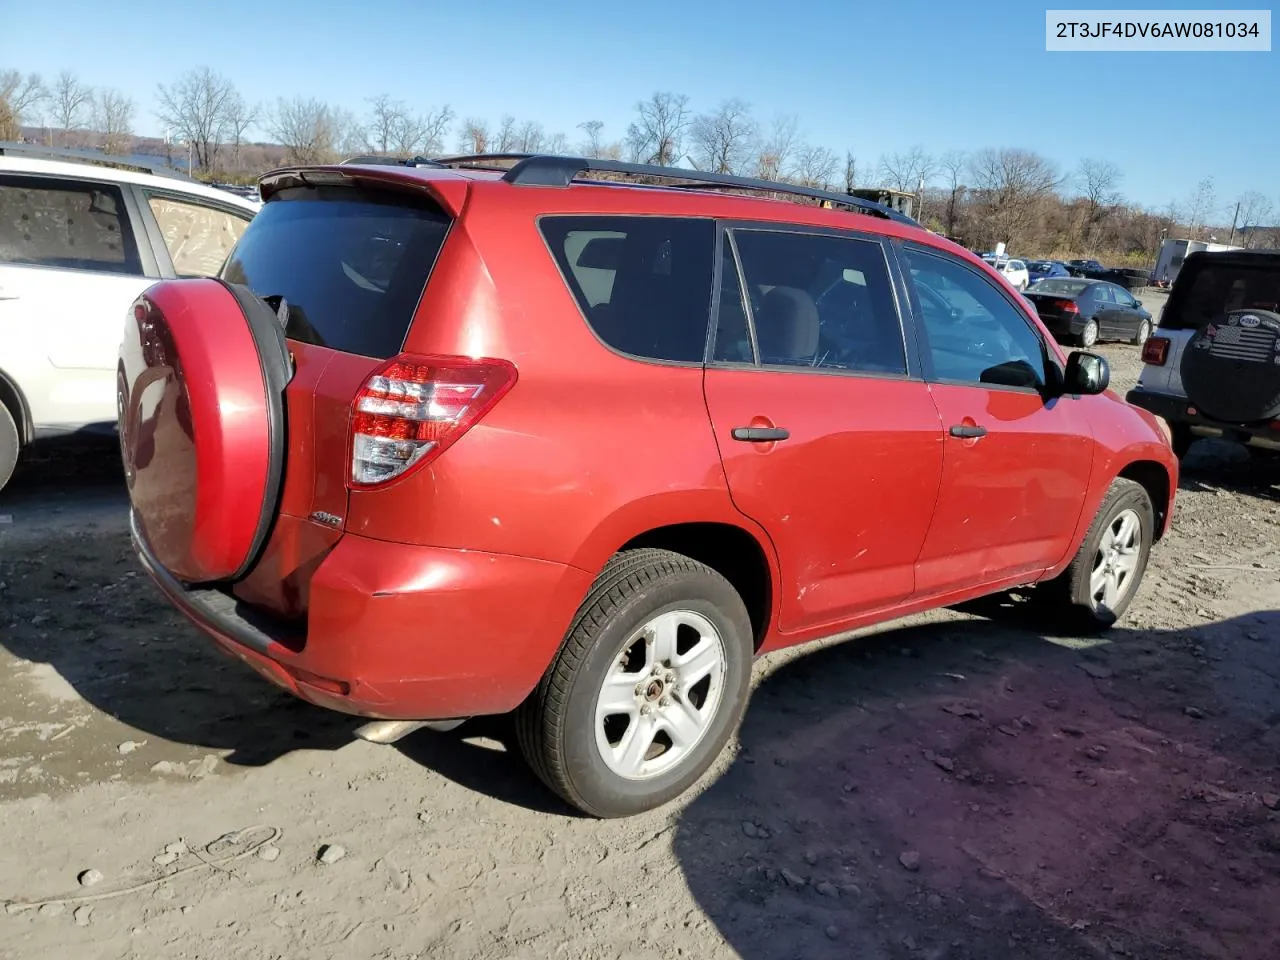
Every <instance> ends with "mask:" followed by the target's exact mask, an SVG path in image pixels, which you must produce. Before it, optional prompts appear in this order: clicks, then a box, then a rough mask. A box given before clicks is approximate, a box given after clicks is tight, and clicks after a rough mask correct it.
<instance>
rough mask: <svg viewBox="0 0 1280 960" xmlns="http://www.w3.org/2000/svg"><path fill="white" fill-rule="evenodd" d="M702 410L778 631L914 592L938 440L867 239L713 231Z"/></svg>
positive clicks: (884, 274) (895, 291) (891, 287)
mask: <svg viewBox="0 0 1280 960" xmlns="http://www.w3.org/2000/svg"><path fill="white" fill-rule="evenodd" d="M721 245H722V246H721V250H720V254H719V262H720V272H719V292H718V296H717V298H716V299H717V304H716V311H717V312H716V324H715V336H714V345H713V349H712V354H711V360H710V362H709V364H708V367H707V371H706V377H705V390H706V399H707V408H708V410H709V412H710V415H711V420H712V424H713V426H714V429H715V435H716V440H717V442H718V444H719V447H720V453H721V457H722V459H723V463H724V468H725V475H726V477H727V480H728V484H729V490H730V494H731V495H732V497H733V500H734V503H735V504H736V505H737V507H738V508H739V509H740V510H742V511H743V513H745V514H747V515H748V516H749V517H751V518H752V519H754V520H756V521H757V522H758V523H759V524H760V525H761V526H762V527H764V528H765V530H767V531H768V533H769V536H770V537H771V538H772V540H773V543H774V546H775V548H776V550H777V554H778V558H779V563H780V566H781V575H782V584H781V594H782V595H781V598H780V607H781V609H780V615H779V627H780V629H781V630H782V631H783V632H784V633H792V632H795V631H802V630H806V629H811V628H815V627H821V626H824V625H831V624H837V623H839V622H840V621H842V620H845V619H847V618H849V617H851V616H855V615H857V614H858V613H861V612H866V611H871V610H876V609H879V608H883V607H887V606H890V605H893V604H895V603H898V602H900V601H902V600H904V599H906V598H907V597H908V596H910V595H911V593H912V592H913V590H914V589H915V575H914V566H915V560H916V555H917V554H918V553H919V550H920V547H921V545H922V544H923V543H924V538H925V534H926V532H927V530H928V526H929V518H930V515H931V512H932V508H933V503H934V500H935V498H936V496H937V492H938V484H939V481H940V478H941V470H942V435H941V430H940V427H939V422H938V414H937V411H936V410H935V409H934V406H933V402H932V401H931V400H930V398H929V392H928V388H927V387H926V386H925V384H924V382H923V381H922V380H921V378H920V376H919V369H918V366H917V363H916V360H915V349H914V344H913V343H910V342H909V341H908V338H906V337H905V336H904V331H903V327H902V324H901V323H900V319H899V303H900V301H901V296H902V293H903V291H902V289H901V287H900V286H898V283H897V282H896V281H895V280H894V279H892V278H893V277H894V275H895V274H894V273H893V272H892V270H891V267H890V260H889V258H888V257H887V255H886V248H885V246H884V245H883V243H882V242H881V240H880V239H879V238H878V237H874V236H869V235H857V234H852V233H831V232H806V231H803V230H799V229H787V228H782V227H777V226H769V227H764V226H754V225H749V224H748V225H738V226H733V227H732V228H730V229H727V230H726V231H725V232H724V234H723V235H722V237H721Z"/></svg>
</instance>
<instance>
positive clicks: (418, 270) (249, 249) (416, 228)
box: [222, 187, 450, 360]
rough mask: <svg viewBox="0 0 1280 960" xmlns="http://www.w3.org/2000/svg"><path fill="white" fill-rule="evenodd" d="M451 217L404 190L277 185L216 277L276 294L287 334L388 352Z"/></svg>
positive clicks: (399, 339)
mask: <svg viewBox="0 0 1280 960" xmlns="http://www.w3.org/2000/svg"><path fill="white" fill-rule="evenodd" d="M449 223H450V221H449V218H448V217H447V216H446V215H445V214H444V213H442V212H441V211H440V209H439V208H438V207H436V206H435V205H434V204H432V203H431V202H430V201H429V200H427V199H426V198H419V197H415V196H412V195H408V194H399V193H390V192H375V191H363V190H357V189H353V188H351V187H318V188H315V187H296V188H291V189H287V190H282V191H280V193H279V194H277V195H276V196H275V197H273V198H272V199H271V200H270V201H269V202H268V203H267V204H266V205H265V206H264V207H263V208H262V211H261V212H260V213H259V214H258V215H257V216H256V217H254V219H253V222H252V223H250V224H249V229H248V230H246V231H245V234H244V236H243V237H241V239H240V242H239V243H237V244H236V247H235V249H234V250H233V251H232V253H231V257H230V258H229V259H228V260H227V264H226V266H225V267H224V268H223V271H222V277H223V279H224V280H226V281H228V282H229V283H242V284H245V285H246V286H248V287H249V289H251V290H252V291H253V292H254V293H256V294H257V295H258V296H260V297H263V298H264V299H267V300H268V301H269V302H270V303H271V304H272V306H273V307H278V301H277V300H276V299H274V298H278V297H283V298H284V299H285V300H286V301H287V302H288V324H287V326H286V328H285V333H286V335H287V336H288V337H290V338H291V339H294V340H299V341H302V342H303V343H311V344H315V345H316V346H321V347H330V348H332V349H334V350H340V351H342V352H343V353H355V354H360V355H361V356H366V357H376V358H378V359H380V360H381V359H386V358H387V357H391V356H394V355H395V354H396V353H398V352H399V351H400V349H401V346H402V345H403V343H404V338H405V335H406V334H407V333H408V332H409V325H410V323H411V322H412V320H413V314H414V310H415V309H416V308H417V305H418V301H419V300H420V299H421V297H422V291H423V288H424V287H425V286H426V283H427V278H428V277H429V276H430V274H431V267H432V265H433V264H434V263H435V260H436V256H437V254H439V252H440V247H441V245H442V244H443V243H444V238H445V234H446V233H447V232H448V229H449Z"/></svg>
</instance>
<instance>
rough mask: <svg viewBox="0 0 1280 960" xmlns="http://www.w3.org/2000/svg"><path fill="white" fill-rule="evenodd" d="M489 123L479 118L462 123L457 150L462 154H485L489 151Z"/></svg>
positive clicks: (472, 118)
mask: <svg viewBox="0 0 1280 960" xmlns="http://www.w3.org/2000/svg"><path fill="white" fill-rule="evenodd" d="M489 139H490V136H489V123H488V121H486V120H482V119H480V118H479V117H471V118H469V119H467V120H464V121H462V135H461V136H460V137H459V138H458V149H459V150H461V151H462V152H463V153H487V152H488V151H489Z"/></svg>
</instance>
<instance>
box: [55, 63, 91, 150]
mask: <svg viewBox="0 0 1280 960" xmlns="http://www.w3.org/2000/svg"><path fill="white" fill-rule="evenodd" d="M52 96H53V122H54V123H55V124H57V126H58V129H59V130H61V131H62V132H63V134H64V135H65V134H68V133H70V132H71V131H72V130H79V129H80V128H81V127H83V126H84V124H85V121H86V120H88V119H89V115H90V114H91V112H92V110H93V88H92V87H90V86H89V85H87V84H85V83H81V82H80V80H79V79H78V78H77V77H76V75H75V74H74V73H72V72H71V71H70V70H63V71H62V72H61V73H60V74H58V79H57V80H56V81H54V85H53V95H52ZM64 139H65V136H64Z"/></svg>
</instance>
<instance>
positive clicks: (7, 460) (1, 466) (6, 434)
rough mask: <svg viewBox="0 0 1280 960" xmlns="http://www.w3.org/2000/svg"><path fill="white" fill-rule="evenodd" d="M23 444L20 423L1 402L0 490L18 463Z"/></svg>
mask: <svg viewBox="0 0 1280 960" xmlns="http://www.w3.org/2000/svg"><path fill="white" fill-rule="evenodd" d="M21 450H22V444H21V442H20V441H19V440H18V425H17V424H16V423H14V422H13V417H12V416H11V415H10V413H9V410H8V408H6V407H5V406H4V404H0V490H3V489H4V488H5V484H7V483H8V482H9V478H10V477H12V476H13V468H14V467H16V466H17V465H18V454H19V453H20V452H21Z"/></svg>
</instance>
